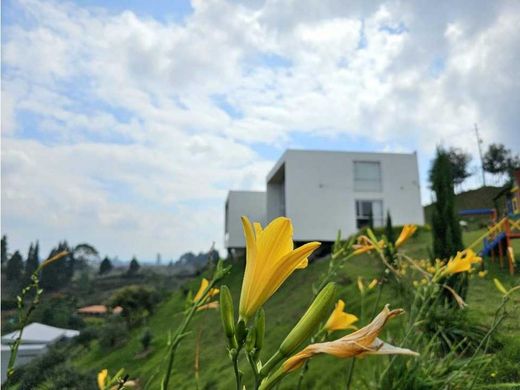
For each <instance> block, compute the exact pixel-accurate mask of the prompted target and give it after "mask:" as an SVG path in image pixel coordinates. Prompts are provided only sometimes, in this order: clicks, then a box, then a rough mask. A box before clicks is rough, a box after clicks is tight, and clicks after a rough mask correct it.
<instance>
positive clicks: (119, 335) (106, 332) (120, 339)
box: [99, 320, 128, 349]
mask: <svg viewBox="0 0 520 390" xmlns="http://www.w3.org/2000/svg"><path fill="white" fill-rule="evenodd" d="M127 336H128V330H127V327H126V326H125V324H124V323H123V322H122V321H117V320H116V321H109V322H107V324H106V325H105V326H103V327H102V328H101V329H100V331H99V345H101V347H102V348H107V349H109V348H114V347H116V346H118V345H121V344H123V343H124V342H125V341H126V338H127Z"/></svg>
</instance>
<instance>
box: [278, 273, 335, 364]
mask: <svg viewBox="0 0 520 390" xmlns="http://www.w3.org/2000/svg"><path fill="white" fill-rule="evenodd" d="M335 296H336V286H335V284H334V283H332V282H331V283H329V284H327V285H326V286H325V287H324V288H323V290H321V291H320V293H319V294H318V296H317V297H316V298H315V299H314V301H313V302H312V304H311V305H310V306H309V308H308V309H307V311H306V312H305V314H304V315H303V316H302V318H300V321H298V323H297V324H296V326H295V327H294V328H293V329H292V330H291V332H290V333H289V334H288V335H287V337H286V338H285V340H284V341H283V342H282V344H281V345H280V348H279V351H280V353H281V355H282V356H289V355H291V354H292V353H293V352H294V351H296V349H297V348H298V347H299V346H300V344H301V343H303V342H304V341H305V340H307V339H308V338H309V337H310V336H311V335H312V334H313V333H314V332H315V330H316V328H317V327H318V325H319V324H320V322H321V321H322V320H323V319H325V317H326V316H327V314H329V311H330V308H331V306H332V304H333V303H334V299H335Z"/></svg>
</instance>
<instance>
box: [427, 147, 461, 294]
mask: <svg viewBox="0 0 520 390" xmlns="http://www.w3.org/2000/svg"><path fill="white" fill-rule="evenodd" d="M430 179H431V187H432V189H433V191H434V192H435V198H436V199H435V203H434V205H433V213H432V234H433V255H434V258H438V259H444V260H446V259H449V258H450V257H451V256H454V255H455V254H456V253H457V251H461V250H463V249H464V245H463V243H462V231H461V229H460V224H459V220H458V218H457V215H456V214H455V206H454V203H455V193H454V191H453V184H454V182H453V165H452V164H451V162H450V158H449V154H448V153H447V152H446V151H445V150H443V149H442V148H437V154H436V157H435V159H434V160H433V163H432V167H431V170H430ZM447 284H448V285H450V287H452V288H453V289H455V291H457V293H458V294H459V295H460V296H462V297H463V298H464V297H465V295H466V292H467V286H468V279H467V277H466V275H464V274H460V275H455V276H452V277H450V278H449V279H448V281H447ZM446 300H448V301H450V302H453V297H452V296H450V295H448V294H447V295H446Z"/></svg>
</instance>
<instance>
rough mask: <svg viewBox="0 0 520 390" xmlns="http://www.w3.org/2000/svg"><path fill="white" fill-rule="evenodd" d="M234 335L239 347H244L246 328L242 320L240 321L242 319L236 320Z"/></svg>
mask: <svg viewBox="0 0 520 390" xmlns="http://www.w3.org/2000/svg"><path fill="white" fill-rule="evenodd" d="M235 334H236V338H237V342H238V345H239V346H242V345H244V342H245V341H246V337H247V328H246V323H245V321H244V320H242V319H240V320H238V323H237V328H236V333H235Z"/></svg>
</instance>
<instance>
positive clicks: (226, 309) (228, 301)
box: [220, 285, 235, 340]
mask: <svg viewBox="0 0 520 390" xmlns="http://www.w3.org/2000/svg"><path fill="white" fill-rule="evenodd" d="M220 318H221V320H222V326H223V328H224V332H225V333H226V337H227V338H228V339H229V340H232V339H234V337H235V312H234V310H233V298H232V297H231V292H230V291H229V288H228V287H227V286H226V285H223V286H222V287H220Z"/></svg>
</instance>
